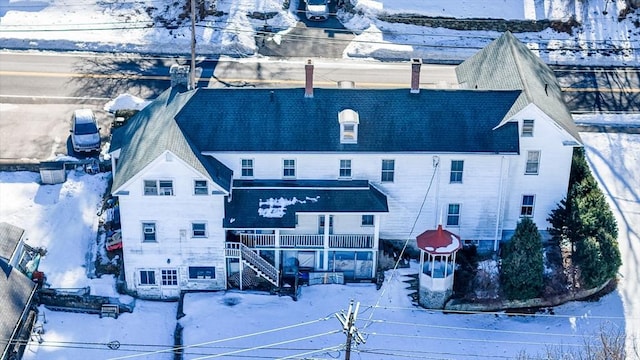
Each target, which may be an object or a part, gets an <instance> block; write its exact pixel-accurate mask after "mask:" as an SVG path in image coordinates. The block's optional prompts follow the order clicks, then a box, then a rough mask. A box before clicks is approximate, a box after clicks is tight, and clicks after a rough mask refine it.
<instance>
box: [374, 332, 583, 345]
mask: <svg viewBox="0 0 640 360" xmlns="http://www.w3.org/2000/svg"><path fill="white" fill-rule="evenodd" d="M367 334H368V335H372V336H384V337H396V338H409V339H422V340H439V341H455V342H465V341H468V342H483V343H492V344H494V343H495V344H510V345H536V346H540V345H545V346H570V347H587V346H589V344H571V343H551V342H536V341H515V340H497V339H474V338H462V337H455V338H454V337H445V336H426V335H407V334H395V333H376V332H370V333H367Z"/></svg>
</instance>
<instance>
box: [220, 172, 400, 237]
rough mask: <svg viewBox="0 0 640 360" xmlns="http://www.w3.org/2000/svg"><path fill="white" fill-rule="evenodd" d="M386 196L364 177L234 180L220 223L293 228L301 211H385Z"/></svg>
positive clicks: (229, 226)
mask: <svg viewBox="0 0 640 360" xmlns="http://www.w3.org/2000/svg"><path fill="white" fill-rule="evenodd" d="M388 211H389V208H388V206H387V198H386V196H385V195H383V194H382V193H381V192H380V191H378V190H377V189H376V188H374V187H373V186H371V185H370V184H369V182H368V181H366V180H353V181H338V180H327V181H295V180H292V181H278V180H274V181H256V182H255V183H252V182H251V181H237V182H234V187H233V192H232V201H231V202H227V203H226V204H225V214H226V218H225V219H224V226H225V227H226V228H235V229H278V228H294V227H295V226H296V223H295V214H296V213H303V212H331V213H381V212H388Z"/></svg>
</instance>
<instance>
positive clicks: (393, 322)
mask: <svg viewBox="0 0 640 360" xmlns="http://www.w3.org/2000/svg"><path fill="white" fill-rule="evenodd" d="M371 322H373V323H380V324H393V325H403V326H405V325H406V326H413V327H425V328H434V329H446V330H461V331H473V332H489V333H500V334H518V335H542V336H556V337H579V338H584V335H580V334H561V333H549V332H534V331H516V330H497V329H486V328H472V327H461V326H444V325H432V324H418V323H408V322H402V321H389V320H371ZM591 337H594V338H597V337H598V336H597V335H593V336H591Z"/></svg>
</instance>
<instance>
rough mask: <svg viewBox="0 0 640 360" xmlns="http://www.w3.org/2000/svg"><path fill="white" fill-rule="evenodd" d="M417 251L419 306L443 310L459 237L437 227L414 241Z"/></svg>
mask: <svg viewBox="0 0 640 360" xmlns="http://www.w3.org/2000/svg"><path fill="white" fill-rule="evenodd" d="M416 240H417V243H418V248H419V249H420V274H419V277H418V281H419V284H420V286H419V293H418V302H419V303H420V305H421V306H423V307H425V308H443V307H444V304H445V302H446V301H447V299H448V298H449V297H450V296H451V293H452V292H453V273H454V272H455V263H456V253H457V252H458V250H460V248H461V247H462V243H461V241H460V237H459V236H458V235H456V234H454V233H452V232H450V231H448V230H445V229H443V228H442V225H438V228H437V229H436V230H427V231H425V232H423V233H422V234H420V235H418V237H417V238H416Z"/></svg>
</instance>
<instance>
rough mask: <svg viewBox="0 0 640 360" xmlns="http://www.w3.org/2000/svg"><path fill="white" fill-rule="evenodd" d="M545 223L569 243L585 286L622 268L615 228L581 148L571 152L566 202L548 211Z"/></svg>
mask: <svg viewBox="0 0 640 360" xmlns="http://www.w3.org/2000/svg"><path fill="white" fill-rule="evenodd" d="M547 220H548V221H549V223H551V225H552V228H550V229H549V232H550V233H551V235H552V236H553V237H554V238H555V239H557V240H560V241H570V242H571V244H572V251H573V252H575V254H574V255H575V256H572V258H573V261H574V263H575V264H576V265H577V266H578V267H579V268H580V270H581V274H582V276H581V278H582V282H583V283H584V285H585V286H587V287H594V286H598V285H600V284H602V283H603V282H605V281H606V280H608V279H610V278H612V277H614V276H615V274H616V273H617V271H618V268H619V267H620V265H621V258H620V251H619V249H618V243H617V238H618V225H617V223H616V219H615V217H614V216H613V212H612V211H611V209H610V208H609V204H608V203H607V201H606V199H605V197H604V194H603V193H602V191H601V190H600V188H599V187H598V184H597V182H596V180H595V179H594V177H593V175H592V174H591V171H590V169H589V166H588V164H587V162H586V159H585V156H584V149H576V151H575V152H574V156H573V163H572V166H571V176H570V187H569V194H568V196H567V199H563V200H562V201H561V202H560V203H559V204H558V207H557V208H556V209H554V210H552V211H551V214H550V216H549V218H548V219H547Z"/></svg>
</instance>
